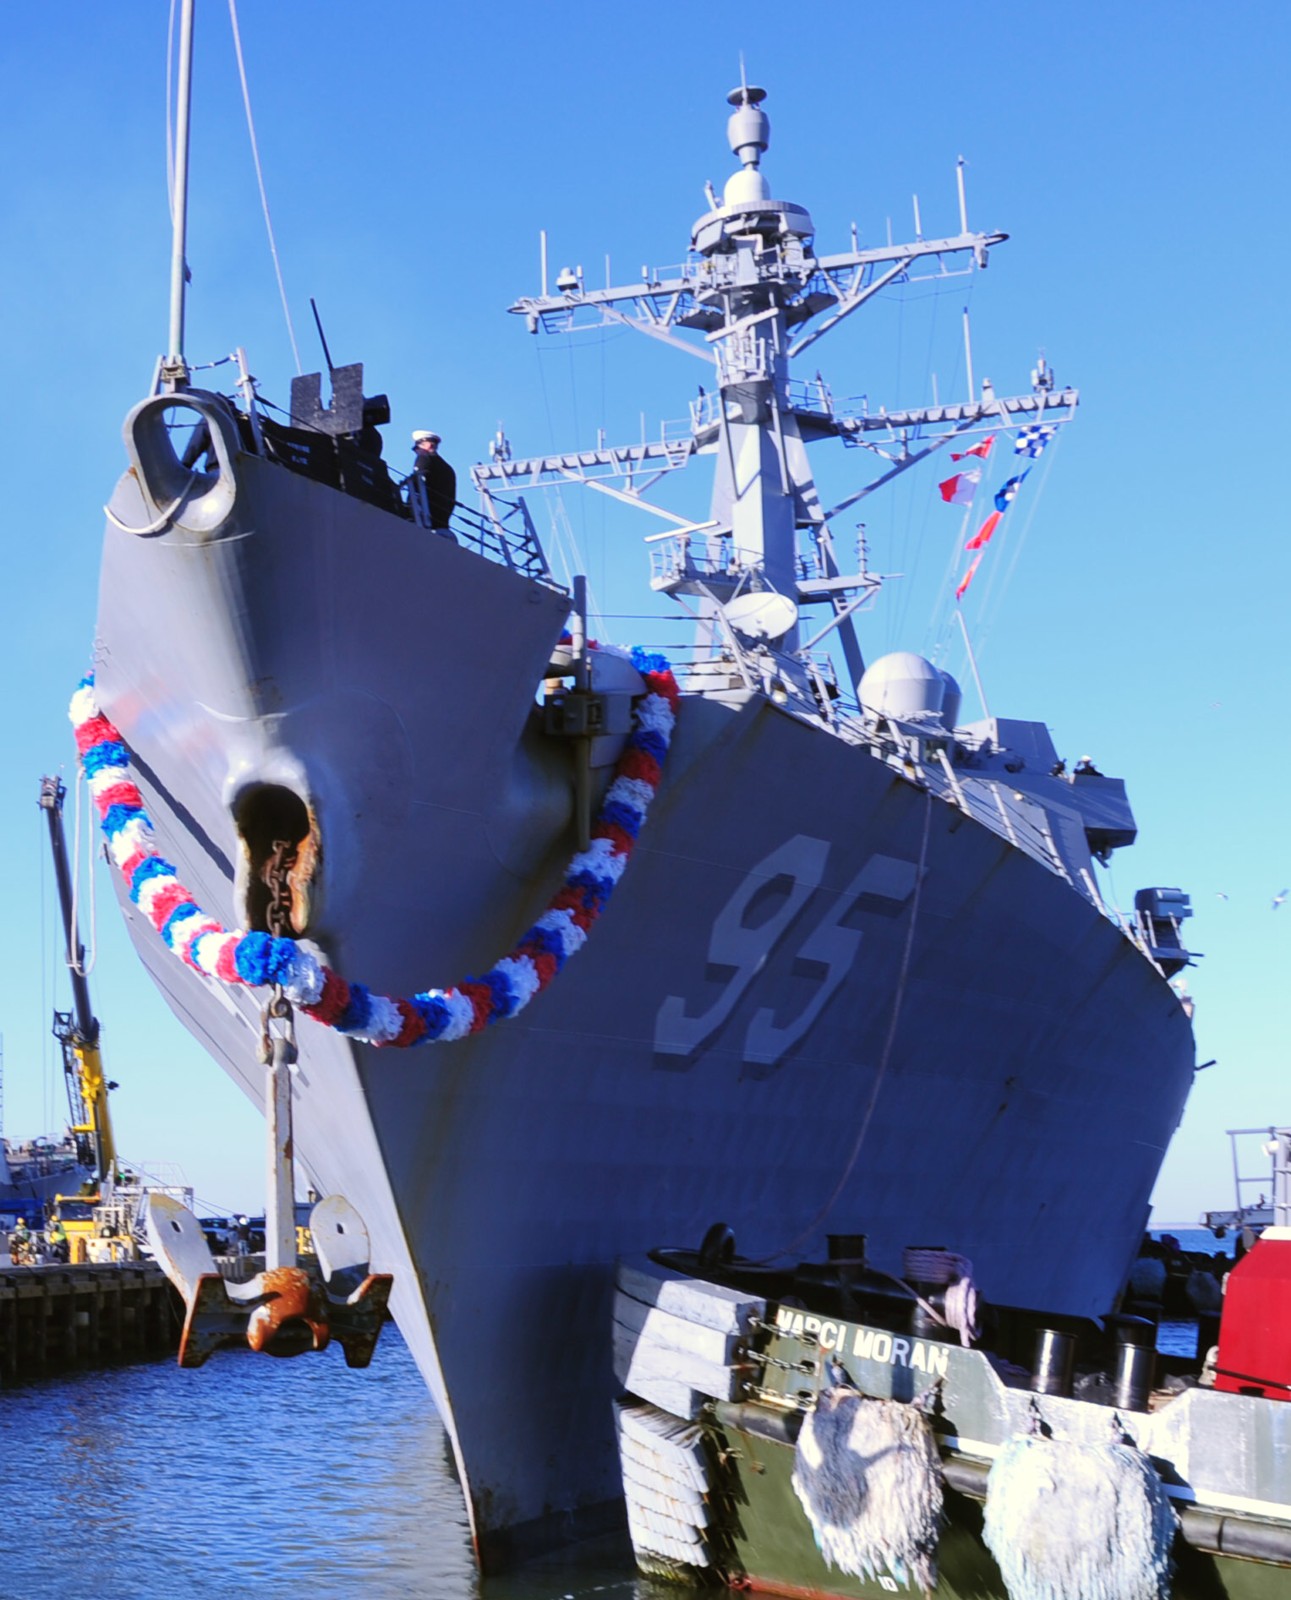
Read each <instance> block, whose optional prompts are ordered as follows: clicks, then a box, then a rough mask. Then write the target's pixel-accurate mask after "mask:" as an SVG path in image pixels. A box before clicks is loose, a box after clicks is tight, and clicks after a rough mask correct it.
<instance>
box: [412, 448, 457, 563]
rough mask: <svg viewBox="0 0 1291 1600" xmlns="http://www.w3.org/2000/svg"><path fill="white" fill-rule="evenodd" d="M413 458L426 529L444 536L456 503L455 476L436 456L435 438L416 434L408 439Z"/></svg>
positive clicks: (437, 450)
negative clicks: (427, 522) (422, 495)
mask: <svg viewBox="0 0 1291 1600" xmlns="http://www.w3.org/2000/svg"><path fill="white" fill-rule="evenodd" d="M412 447H413V452H414V455H415V459H414V461H413V471H414V472H415V473H416V474H417V476H418V478H419V479H420V480H421V485H422V488H423V489H424V491H425V495H426V505H427V508H428V509H429V511H430V525H431V527H432V528H434V530H435V531H436V533H442V534H447V535H448V537H449V538H452V534H451V533H450V531H449V526H448V519H449V518H450V517H451V516H452V513H453V507H454V505H455V504H456V503H457V474H456V473H455V472H454V471H453V469H452V467H450V466H449V464H448V462H447V461H445V460H444V458H443V456H441V455H440V453H439V435H438V434H437V433H427V432H425V431H424V430H419V431H418V432H417V433H414V434H413V436H412Z"/></svg>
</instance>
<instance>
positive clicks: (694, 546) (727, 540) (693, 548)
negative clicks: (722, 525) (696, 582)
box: [647, 528, 740, 589]
mask: <svg viewBox="0 0 1291 1600" xmlns="http://www.w3.org/2000/svg"><path fill="white" fill-rule="evenodd" d="M647 543H648V544H649V546H650V586H651V588H653V589H663V588H666V587H668V586H669V585H671V584H674V583H679V582H681V581H682V580H683V579H687V578H698V579H701V580H702V579H704V578H737V577H738V576H739V573H740V568H739V566H738V564H737V562H736V552H735V544H734V541H733V539H732V538H731V535H730V534H729V533H717V532H715V531H709V530H708V529H695V528H684V529H681V530H679V531H678V532H677V533H672V532H664V533H658V534H651V535H650V537H649V539H648V540H647Z"/></svg>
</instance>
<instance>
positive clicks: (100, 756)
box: [68, 646, 678, 1046]
mask: <svg viewBox="0 0 1291 1600" xmlns="http://www.w3.org/2000/svg"><path fill="white" fill-rule="evenodd" d="M601 648H603V649H604V648H607V647H606V646H602V647H601ZM632 661H633V664H634V665H635V666H636V668H637V670H638V671H639V672H640V673H641V674H642V675H643V676H644V678H645V680H646V693H645V694H644V695H642V696H641V698H640V699H639V700H638V701H637V703H636V706H635V708H634V712H633V728H632V732H631V733H630V734H629V735H628V741H627V745H626V747H625V749H624V751H623V754H622V756H621V757H620V758H619V761H618V765H617V766H616V768H615V770H614V776H613V778H612V779H611V782H610V786H609V788H608V790H607V791H606V795H605V800H604V802H603V804H602V806H601V809H600V812H599V814H598V815H597V818H596V821H595V823H594V824H593V826H592V837H591V845H590V848H588V849H587V850H583V851H580V852H579V853H578V854H577V855H575V856H574V857H573V859H572V860H571V861H570V863H569V866H568V867H567V868H566V871H565V881H564V884H563V885H562V887H561V889H560V892H559V893H558V894H556V895H555V896H554V897H553V898H552V899H551V901H550V902H549V903H548V905H547V909H546V910H545V911H544V912H543V914H542V915H541V916H540V917H539V918H538V920H537V921H536V922H535V923H534V924H533V926H532V927H531V928H530V929H529V930H528V931H527V932H526V933H525V934H524V935H523V936H522V937H521V938H520V940H519V941H518V942H517V944H516V945H515V947H514V948H513V949H512V950H510V951H508V952H507V954H506V955H505V956H503V957H502V958H501V960H499V961H496V962H494V964H493V966H492V967H490V968H489V970H488V971H487V972H486V973H484V974H483V975H482V976H480V977H478V978H463V979H462V980H461V982H459V983H457V984H455V985H453V986H452V987H451V988H448V989H426V990H423V991H422V992H421V993H419V994H414V995H410V996H409V997H408V998H407V999H397V998H394V997H392V996H390V995H384V994H374V993H373V992H372V991H371V990H370V989H368V988H366V987H365V986H364V985H363V984H361V983H349V982H347V980H346V979H344V978H343V977H341V975H340V974H339V973H338V972H334V971H332V969H331V968H330V967H328V966H325V965H324V964H323V963H322V962H321V961H319V960H318V959H317V957H316V956H313V955H311V954H310V952H309V951H308V950H306V949H305V948H304V946H303V945H301V944H299V943H298V942H297V941H296V940H295V939H275V938H273V937H272V936H271V935H270V934H267V933H245V932H229V931H228V930H226V929H225V928H224V927H222V926H221V925H220V923H219V922H217V921H216V920H215V919H214V918H213V917H209V916H208V915H207V914H206V913H205V912H204V911H203V910H202V908H201V907H200V906H199V905H198V904H197V902H196V900H195V899H194V897H193V895H192V894H191V893H190V891H189V890H188V889H186V888H185V887H184V885H183V884H182V883H181V882H180V881H179V877H178V874H177V872H176V870H175V868H174V867H173V866H172V865H171V863H170V862H169V861H167V860H166V859H165V858H164V857H163V856H162V855H161V854H160V852H159V851H158V849H157V845H156V836H155V834H154V832H153V825H152V819H151V818H150V817H149V815H148V813H147V811H146V810H145V809H144V804H143V796H142V795H141V794H140V792H139V789H138V786H137V785H136V783H135V782H134V779H133V777H132V775H131V767H130V753H129V751H128V750H127V749H126V745H125V741H124V740H123V739H122V737H121V735H120V733H119V732H118V731H117V729H116V728H115V727H114V726H113V725H112V723H111V722H109V721H108V719H107V718H106V717H105V716H104V715H103V714H102V712H101V711H100V710H99V706H98V701H97V699H96V698H95V693H94V679H93V676H90V677H87V678H84V679H82V681H81V684H80V687H79V688H78V689H77V691H76V693H75V695H74V696H73V697H72V703H71V707H70V709H69V712H68V715H69V716H70V718H71V721H72V726H73V728H74V729H75V731H76V745H77V749H78V750H79V751H80V757H81V767H82V770H83V771H84V773H85V776H86V779H87V781H88V783H89V787H90V792H91V793H92V795H93V796H94V802H95V805H96V806H97V808H98V812H99V817H100V819H101V820H100V826H101V827H102V829H103V833H104V836H105V838H106V839H107V842H108V849H109V851H110V853H111V856H112V859H113V861H115V862H116V865H117V867H118V868H119V869H120V871H121V874H122V876H123V877H124V878H125V880H126V883H127V884H128V885H129V889H130V898H131V899H132V900H133V901H134V902H135V904H136V905H137V906H138V907H139V909H140V910H141V911H142V912H143V913H144V915H145V916H146V917H147V918H148V920H149V921H150V922H151V923H152V925H153V927H154V928H156V930H157V932H158V933H159V934H160V935H161V937H162V939H163V940H164V941H165V943H166V944H167V946H168V947H169V948H170V949H171V950H172V951H173V952H174V953H175V955H176V956H178V957H179V959H180V960H181V961H183V962H184V963H185V964H186V965H187V966H190V967H191V968H192V969H193V971H194V972H198V973H201V974H202V975H203V976H204V977H208V978H216V979H220V980H222V981H223V982H225V983H229V984H243V985H246V986H248V987H252V988H255V987H259V986H261V985H266V984H278V985H281V987H282V990H283V992H284V994H285V995H286V996H287V998H288V999H289V1000H291V1001H292V1002H293V1003H294V1004H296V1005H298V1006H299V1007H300V1009H301V1010H302V1011H303V1012H304V1013H305V1015H306V1016H309V1017H313V1018H314V1020H315V1021H316V1022H322V1023H325V1024H326V1025H327V1026H329V1027H332V1028H335V1029H336V1030H337V1032H338V1033H343V1034H344V1035H345V1036H346V1037H347V1038H351V1039H358V1040H361V1041H362V1042H364V1043H366V1044H375V1045H397V1046H406V1045H414V1044H431V1043H434V1042H436V1041H440V1040H451V1039H463V1038H465V1037H466V1036H467V1034H471V1033H478V1032H480V1031H481V1029H483V1028H487V1027H489V1026H490V1025H491V1024H493V1023H495V1022H501V1021H502V1020H503V1019H504V1018H507V1017H514V1016H515V1015H516V1014H517V1013H518V1012H520V1011H522V1010H523V1009H524V1008H525V1006H526V1005H528V1003H529V1002H530V1000H532V999H533V997H534V996H535V995H536V994H540V993H541V992H542V991H543V990H544V989H545V988H546V987H547V985H548V984H549V983H550V982H551V980H552V979H553V978H554V977H555V976H556V974H557V973H558V972H559V971H560V970H561V968H562V967H563V966H564V965H565V962H566V961H567V960H568V959H569V958H570V956H572V955H574V954H575V953H576V952H577V951H579V950H581V949H582V947H583V945H584V944H586V942H587V936H588V934H589V932H590V931H591V928H592V925H593V924H594V923H595V921H596V919H597V918H598V917H599V916H600V914H601V912H602V911H603V910H604V909H605V906H606V904H607V902H608V901H609V898H610V896H611V895H612V894H613V892H614V888H615V885H616V884H617V883H618V881H619V879H620V878H621V877H622V876H623V870H624V868H625V867H626V866H627V863H628V858H629V857H630V856H631V854H632V849H633V846H634V845H635V843H636V840H637V836H638V834H639V833H640V831H641V826H642V824H643V823H644V822H645V818H646V813H647V811H648V810H649V807H650V802H651V801H652V800H653V799H654V797H655V793H656V791H657V790H658V787H659V782H660V778H661V776H662V772H663V763H664V760H665V758H666V756H667V753H668V746H669V743H670V742H671V739H672V730H673V724H674V721H675V716H676V709H677V699H678V690H677V682H676V679H675V678H674V677H673V674H672V670H671V668H670V667H669V665H668V662H667V660H666V658H665V657H663V656H661V655H654V654H650V653H648V652H646V651H643V650H633V651H632Z"/></svg>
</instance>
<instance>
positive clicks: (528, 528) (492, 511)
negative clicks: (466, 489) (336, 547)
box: [402, 472, 560, 588]
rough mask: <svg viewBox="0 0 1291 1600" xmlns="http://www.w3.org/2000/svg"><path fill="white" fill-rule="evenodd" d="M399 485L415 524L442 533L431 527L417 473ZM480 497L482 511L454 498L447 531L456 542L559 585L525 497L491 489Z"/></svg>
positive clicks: (554, 586) (521, 572)
mask: <svg viewBox="0 0 1291 1600" xmlns="http://www.w3.org/2000/svg"><path fill="white" fill-rule="evenodd" d="M402 487H403V489H404V492H405V493H406V495H407V503H408V509H409V511H410V512H411V513H412V520H413V521H414V522H415V523H416V524H417V526H418V527H419V528H425V529H427V530H428V531H436V532H440V533H442V532H443V531H444V530H443V529H438V530H433V529H432V523H431V516H430V503H429V501H428V500H427V498H426V486H425V484H424V483H423V482H422V481H421V477H420V475H419V474H418V473H416V472H410V473H409V474H408V476H407V477H406V478H405V479H404V480H403V485H402ZM483 499H484V510H483V511H482V512H481V511H475V510H473V509H472V508H471V507H470V506H466V505H463V504H462V503H461V501H460V500H458V501H455V502H454V504H453V510H452V513H451V515H450V516H449V519H448V529H447V531H448V533H450V534H451V535H452V537H453V538H454V539H455V540H456V541H457V543H458V544H459V545H462V546H463V547H464V548H466V549H468V550H474V551H475V552H476V554H477V555H481V556H484V557H485V559H486V560H488V561H494V562H496V563H497V564H498V565H499V566H501V567H509V568H510V569H511V570H512V571H513V572H518V573H520V574H521V575H522V576H523V577H526V578H533V579H535V580H536V581H537V582H539V583H546V584H549V585H550V586H551V587H552V588H559V587H560V586H559V585H558V584H557V583H556V582H555V580H554V579H553V578H552V575H551V569H550V567H548V565H547V557H546V553H545V552H544V550H543V548H542V542H541V540H540V539H539V538H538V533H537V530H536V529H535V527H534V525H533V518H532V517H531V516H530V515H529V508H528V506H527V505H526V504H525V502H524V500H523V499H516V500H504V499H502V498H501V497H500V496H498V495H495V494H492V493H489V494H486V495H484V496H483Z"/></svg>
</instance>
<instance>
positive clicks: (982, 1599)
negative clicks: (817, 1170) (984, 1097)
mask: <svg viewBox="0 0 1291 1600" xmlns="http://www.w3.org/2000/svg"><path fill="white" fill-rule="evenodd" d="M829 1244H830V1257H829V1260H828V1261H826V1262H825V1263H823V1264H812V1263H802V1264H799V1265H798V1266H785V1267H775V1266H770V1265H765V1264H758V1263H754V1262H747V1261H741V1260H739V1259H738V1258H737V1257H736V1256H735V1255H734V1240H733V1237H732V1235H731V1233H730V1230H729V1229H727V1228H724V1227H721V1226H720V1225H719V1226H717V1227H715V1228H714V1229H711V1230H710V1231H709V1234H708V1235H707V1236H706V1238H705V1240H704V1243H703V1245H702V1246H701V1247H700V1248H699V1249H698V1250H695V1251H685V1250H657V1251H655V1252H653V1253H652V1254H651V1255H650V1256H649V1257H646V1258H641V1259H636V1260H625V1261H621V1262H620V1263H619V1268H618V1276H617V1283H616V1292H615V1303H614V1328H613V1345H614V1364H615V1374H616V1377H617V1378H618V1380H619V1382H620V1383H621V1384H622V1385H623V1389H624V1391H625V1392H624V1393H623V1394H622V1396H621V1397H620V1398H619V1400H618V1401H617V1402H616V1416H617V1420H618V1434H619V1448H620V1460H621V1465H622V1473H623V1486H624V1493H625V1498H626V1503H627V1512H628V1522H629V1528H630V1531H631V1536H632V1542H633V1548H634V1550H635V1553H636V1558H637V1564H638V1566H639V1567H640V1568H641V1570H642V1571H643V1572H647V1573H652V1574H655V1575H657V1576H663V1577H667V1578H670V1579H673V1580H675V1581H680V1582H692V1583H696V1584H699V1583H711V1582H712V1581H714V1580H716V1581H718V1582H721V1583H724V1584H726V1585H727V1587H729V1588H732V1589H739V1590H744V1589H750V1588H751V1589H755V1590H758V1591H761V1592H766V1593H770V1594H777V1595H789V1596H797V1597H811V1600H859V1597H866V1600H871V1597H878V1596H881V1595H885V1594H892V1593H895V1592H899V1591H902V1590H909V1591H912V1592H914V1593H923V1594H925V1595H933V1596H936V1597H938V1600H942V1597H947V1600H987V1597H991V1600H1041V1597H1043V1600H1131V1597H1132V1600H1170V1597H1174V1600H1208V1597H1211V1596H1216V1595H1225V1596H1228V1597H1230V1600H1273V1597H1275V1596H1285V1595H1286V1594H1288V1593H1291V1404H1288V1401H1291V1338H1289V1337H1288V1334H1287V1329H1288V1328H1291V1226H1286V1225H1282V1226H1277V1227H1272V1228H1269V1229H1267V1230H1266V1231H1265V1233H1264V1235H1263V1237H1262V1238H1261V1240H1260V1241H1259V1242H1258V1244H1257V1245H1256V1247H1255V1248H1254V1249H1253V1250H1252V1251H1251V1252H1250V1253H1249V1254H1248V1255H1247V1256H1246V1257H1245V1258H1244V1259H1243V1260H1242V1261H1240V1262H1239V1263H1238V1264H1237V1266H1236V1267H1235V1268H1234V1269H1233V1271H1232V1272H1231V1273H1230V1274H1229V1277H1228V1280H1227V1292H1226V1295H1225V1297H1224V1309H1223V1316H1222V1321H1221V1322H1220V1323H1219V1332H1218V1343H1217V1345H1214V1346H1211V1345H1210V1344H1209V1332H1208V1330H1209V1327H1210V1325H1209V1324H1208V1323H1207V1321H1206V1319H1204V1318H1203V1319H1201V1320H1200V1321H1199V1324H1198V1327H1199V1337H1198V1345H1197V1351H1196V1355H1195V1357H1192V1358H1188V1357H1170V1356H1164V1355H1158V1354H1157V1352H1156V1351H1155V1349H1154V1340H1155V1335H1156V1327H1155V1325H1154V1324H1153V1323H1152V1322H1151V1321H1150V1320H1148V1319H1145V1318H1143V1317H1140V1316H1136V1315H1132V1314H1114V1315H1109V1316H1107V1317H1106V1318H1103V1319H1098V1320H1085V1319H1081V1318H1072V1317H1062V1316H1048V1317H1046V1316H1043V1315H1040V1314H1038V1313H1036V1312H1033V1311H1028V1310H1024V1309H1020V1308H1017V1307H1010V1306H995V1305H989V1304H988V1303H987V1302H986V1301H985V1300H984V1299H983V1298H982V1296H981V1295H980V1294H979V1292H978V1289H977V1285H976V1283H975V1281H974V1279H973V1273H972V1266H971V1264H970V1263H969V1262H967V1261H965V1260H964V1259H963V1258H962V1257H960V1256H957V1255H954V1254H952V1253H950V1252H948V1251H945V1250H942V1249H929V1248H912V1249H910V1250H907V1251H906V1252H905V1261H904V1268H905V1271H904V1275H903V1276H900V1277H898V1276H895V1275H891V1274H888V1273H886V1272H883V1271H881V1270H878V1269H877V1268H875V1267H874V1266H873V1265H872V1264H871V1263H869V1262H868V1261H867V1260H866V1254H865V1241H864V1238H863V1237H862V1236H859V1235H853V1236H846V1237H841V1236H835V1237H833V1238H831V1239H830V1241H829Z"/></svg>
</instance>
